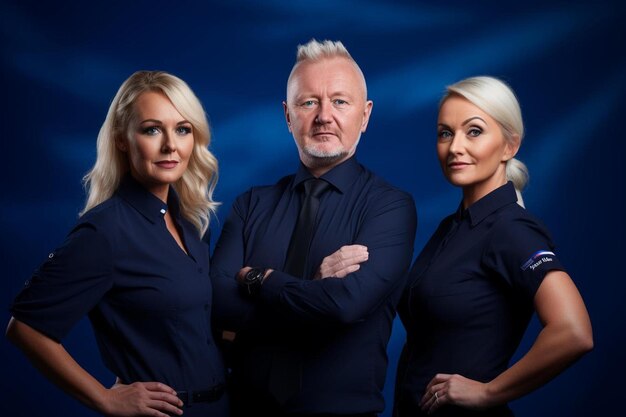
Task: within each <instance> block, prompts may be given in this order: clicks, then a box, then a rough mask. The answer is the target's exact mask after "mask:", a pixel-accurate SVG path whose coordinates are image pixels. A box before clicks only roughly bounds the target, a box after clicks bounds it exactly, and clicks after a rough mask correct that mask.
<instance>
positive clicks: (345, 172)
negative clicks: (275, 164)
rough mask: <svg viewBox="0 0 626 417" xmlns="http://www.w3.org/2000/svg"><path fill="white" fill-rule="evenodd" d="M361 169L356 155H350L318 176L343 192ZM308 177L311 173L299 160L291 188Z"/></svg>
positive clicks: (311, 176)
mask: <svg viewBox="0 0 626 417" xmlns="http://www.w3.org/2000/svg"><path fill="white" fill-rule="evenodd" d="M362 170H363V168H362V167H361V165H360V164H359V163H358V162H357V160H356V156H351V157H350V158H348V159H347V160H345V161H343V162H342V163H340V164H339V165H337V166H336V167H334V168H332V169H331V170H330V171H328V172H327V173H325V174H324V175H322V176H321V177H320V178H321V179H323V180H324V181H326V182H328V183H329V184H331V185H332V186H333V187H335V189H337V190H338V191H339V192H340V193H342V194H343V193H345V192H346V191H348V190H349V189H350V186H351V185H352V184H353V183H354V181H356V179H357V178H358V177H359V174H360V173H361V171H362ZM309 178H313V175H311V173H310V172H309V170H308V168H307V167H306V166H304V164H303V163H302V162H300V167H299V168H298V172H296V176H295V178H294V180H293V184H292V186H291V189H292V190H293V189H295V188H296V187H298V186H299V185H300V184H302V182H304V181H306V180H308V179H309Z"/></svg>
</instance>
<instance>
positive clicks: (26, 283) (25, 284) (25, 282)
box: [24, 279, 30, 287]
mask: <svg viewBox="0 0 626 417" xmlns="http://www.w3.org/2000/svg"><path fill="white" fill-rule="evenodd" d="M24 286H25V287H29V286H30V280H29V279H27V280H26V281H24Z"/></svg>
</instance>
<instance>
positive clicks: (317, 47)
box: [287, 39, 367, 99]
mask: <svg viewBox="0 0 626 417" xmlns="http://www.w3.org/2000/svg"><path fill="white" fill-rule="evenodd" d="M329 58H346V59H348V60H349V61H350V62H352V64H353V65H354V67H355V68H356V70H357V72H358V73H359V75H360V76H361V79H362V80H363V88H364V92H365V99H367V83H366V82H365V76H364V75H363V71H361V68H359V65H358V64H357V63H356V61H355V60H354V58H352V55H350V52H348V49H346V47H345V46H344V45H343V43H341V41H330V40H328V39H326V40H324V41H322V42H320V41H318V40H316V39H311V40H310V41H308V42H307V43H305V44H304V45H298V52H297V53H296V63H295V64H294V66H293V68H292V69H291V73H290V74H289V79H288V80H287V90H289V84H290V83H291V78H292V77H293V74H294V72H295V70H296V68H298V65H300V64H301V63H303V62H305V61H313V62H314V61H320V60H322V59H329Z"/></svg>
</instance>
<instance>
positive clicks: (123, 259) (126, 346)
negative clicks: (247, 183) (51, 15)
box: [11, 175, 225, 415]
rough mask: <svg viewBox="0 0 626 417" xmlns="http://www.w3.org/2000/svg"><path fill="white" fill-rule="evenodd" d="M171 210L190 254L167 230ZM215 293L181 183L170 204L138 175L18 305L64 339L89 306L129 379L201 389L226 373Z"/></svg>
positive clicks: (107, 353)
mask: <svg viewBox="0 0 626 417" xmlns="http://www.w3.org/2000/svg"><path fill="white" fill-rule="evenodd" d="M168 209H169V210H171V214H172V217H173V219H174V221H175V222H176V223H177V224H178V225H179V230H180V233H181V237H182V239H183V241H184V244H185V247H186V249H187V252H188V254H187V253H185V252H184V251H183V250H182V249H181V248H180V247H179V246H178V244H177V243H176V241H175V240H174V238H173V237H172V235H171V234H170V233H169V232H168V230H167V227H166V225H165V221H164V218H163V216H164V214H165V213H166V211H167V210H168ZM211 297H212V287H211V282H210V279H209V249H208V246H207V244H206V243H204V242H203V241H201V240H200V238H199V236H198V231H197V229H195V228H194V227H193V226H192V225H191V223H189V222H188V221H187V220H185V219H184V218H182V216H181V215H180V212H179V203H178V198H177V196H176V193H175V192H174V189H173V188H170V191H169V198H168V204H165V203H164V202H162V201H161V200H160V199H158V198H157V197H156V196H154V195H153V194H151V193H150V192H149V191H147V190H146V189H145V188H143V187H142V186H141V185H140V184H139V183H137V182H136V181H135V180H134V179H133V178H132V177H131V176H130V175H128V176H126V177H125V178H124V180H123V181H122V183H121V185H120V187H119V188H118V190H117V192H116V193H115V194H114V195H113V197H111V198H110V199H108V200H107V201H105V202H104V203H102V204H100V205H98V206H97V207H95V208H93V209H92V210H90V211H89V212H87V213H86V214H85V215H83V216H82V217H81V218H80V219H79V221H78V223H77V225H76V226H75V227H74V229H73V230H72V231H71V232H70V234H69V235H68V237H67V239H66V240H65V242H64V243H63V245H61V246H60V247H59V248H58V249H56V250H54V251H53V252H52V253H50V255H49V256H48V259H47V260H46V261H45V262H44V263H43V264H42V265H41V266H40V267H39V268H38V269H37V270H36V271H35V272H34V274H33V276H32V278H31V279H30V280H29V281H28V282H27V283H26V286H25V288H24V289H23V290H22V291H21V292H20V293H19V294H18V296H17V297H16V299H15V301H14V303H13V305H12V307H11V312H12V314H13V316H14V317H15V318H16V319H18V320H20V321H22V322H24V323H26V324H28V325H29V326H31V327H33V328H35V329H37V330H38V331H40V332H42V333H44V334H46V335H47V336H49V337H51V338H52V339H54V340H57V341H60V340H61V339H62V338H63V337H64V336H65V335H66V334H67V333H68V332H69V330H70V329H71V328H72V326H73V325H74V324H75V323H76V322H77V321H78V320H80V319H81V318H82V317H83V316H84V315H85V314H88V315H89V319H90V320H91V323H92V326H93V329H94V333H95V335H96V340H97V342H98V346H99V348H100V352H101V355H102V358H103V361H104V363H105V365H106V366H107V368H109V369H110V370H111V372H113V373H114V374H115V375H117V376H118V377H120V378H121V379H122V381H124V382H126V383H132V382H135V381H159V382H163V383H165V384H167V385H169V386H171V387H172V388H174V389H175V390H178V391H197V390H206V389H209V388H212V387H214V386H215V385H218V384H223V383H224V378H225V371H224V366H223V363H222V358H221V356H220V353H219V351H218V349H217V347H216V345H215V343H214V340H213V336H212V332H211V325H210V321H211ZM198 405H199V406H200V408H205V406H203V405H201V404H198ZM214 406H217V404H215V405H214ZM220 407H221V408H223V407H222V406H220ZM209 408H210V407H209ZM196 409H198V407H196ZM198 411H199V409H198ZM206 412H207V413H209V412H211V410H209V409H208V408H207V409H206ZM220 413H221V412H220V411H218V409H215V410H213V413H212V414H211V415H223V413H222V414H220ZM224 413H225V412H224ZM194 414H195V412H194ZM185 415H189V412H188V411H187V410H186V411H185ZM206 415H208V414H206Z"/></svg>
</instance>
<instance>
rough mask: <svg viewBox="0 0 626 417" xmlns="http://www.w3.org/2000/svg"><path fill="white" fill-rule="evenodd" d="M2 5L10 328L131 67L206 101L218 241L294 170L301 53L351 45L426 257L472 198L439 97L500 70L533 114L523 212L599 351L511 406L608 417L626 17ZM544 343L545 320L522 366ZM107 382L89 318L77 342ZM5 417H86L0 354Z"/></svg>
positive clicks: (423, 8)
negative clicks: (287, 113) (290, 118)
mask: <svg viewBox="0 0 626 417" xmlns="http://www.w3.org/2000/svg"><path fill="white" fill-rule="evenodd" d="M504 3H505V2H502V1H487V0H474V1H471V2H467V1H446V2H443V1H429V2H417V1H393V2H392V1H384V0H363V1H358V0H353V1H331V0H317V1H296V0H290V1H253V0H249V1H243V0H240V1H230V2H227V1H224V2H188V1H178V2H176V3H175V4H174V2H172V3H171V4H170V3H169V2H159V1H151V2H147V1H130V0H126V1H89V2H87V1H85V2H78V1H65V2H42V1H41V0H37V1H34V0H21V1H11V2H7V1H6V0H2V1H1V2H0V16H1V22H2V23H1V26H0V45H1V47H2V49H1V56H2V65H1V77H2V78H1V81H2V83H1V87H2V111H1V112H0V114H1V117H2V119H1V121H2V123H1V128H0V137H1V138H2V153H1V157H0V159H1V167H2V171H3V172H2V175H1V176H0V178H1V179H2V204H0V223H1V234H0V236H1V245H2V246H1V251H0V254H1V256H2V258H1V260H2V265H3V266H4V268H3V271H4V273H3V277H2V289H1V293H0V294H1V299H0V305H1V306H2V311H3V312H2V316H1V317H0V321H1V322H4V323H6V322H7V321H8V319H9V313H8V311H7V308H8V305H9V304H10V302H11V300H12V299H13V297H14V296H15V294H16V293H17V292H18V291H19V289H20V288H21V286H22V284H23V282H24V281H25V280H26V279H27V278H29V276H30V273H31V272H32V270H33V269H34V268H35V267H36V266H37V265H38V264H39V263H40V262H41V261H43V259H44V258H45V257H46V255H47V254H48V252H49V251H50V250H51V249H53V248H54V247H55V245H57V244H58V243H60V242H61V241H62V239H63V237H64V235H65V234H66V232H67V231H68V230H69V228H70V227H71V225H72V224H73V223H74V221H75V219H76V217H77V213H78V211H79V210H80V209H81V207H82V205H83V202H84V193H83V190H82V188H81V183H80V179H81V177H82V176H83V175H84V174H85V172H86V171H87V170H88V169H89V168H90V166H91V165H92V163H93V162H94V158H95V139H96V135H97V133H98V129H99V128H100V125H101V124H102V122H103V120H104V117H105V115H106V112H107V109H108V106H109V103H110V101H111V99H112V97H113V95H114V93H115V92H116V91H117V88H118V87H119V85H120V84H121V83H122V81H123V80H124V79H126V78H127V77H128V76H129V75H130V74H131V73H132V72H134V71H136V70H138V69H162V70H166V71H170V72H172V73H173V74H176V75H178V76H179V77H181V78H183V79H184V80H186V81H187V82H188V83H189V84H190V86H191V87H192V88H193V89H194V91H195V92H196V93H197V95H198V96H199V97H200V99H201V101H202V102H203V104H204V106H205V108H206V111H207V113H208V114H209V117H210V121H211V123H212V130H213V134H214V137H213V145H212V149H213V151H214V153H215V154H216V155H217V157H218V158H219V161H220V181H219V184H218V187H217V191H216V197H217V199H218V200H220V201H222V202H223V203H224V204H223V206H222V207H221V208H220V211H219V219H218V221H216V222H215V223H213V225H212V230H213V236H212V240H213V241H215V239H216V237H217V236H218V235H219V231H220V228H221V225H222V224H223V221H224V219H225V216H226V214H227V212H228V210H229V207H230V204H231V203H232V201H233V199H234V198H235V196H236V195H237V194H239V193H241V192H242V191H244V190H245V189H246V188H247V187H249V186H251V185H253V184H261V183H272V182H274V181H275V180H277V179H278V178H279V177H281V176H282V175H284V174H287V173H289V172H291V171H293V170H295V168H296V166H297V154H296V149H295V146H294V144H293V140H292V138H291V136H290V134H289V133H288V131H287V129H286V126H285V123H284V119H283V113H282V107H281V101H282V100H283V99H284V94H285V83H286V79H287V76H288V74H289V71H290V69H291V66H292V64H293V61H294V58H295V50H296V45H297V44H298V43H304V42H306V41H308V40H309V39H310V38H312V37H316V38H318V39H325V38H329V39H339V40H342V41H343V42H344V43H345V45H346V46H347V47H348V49H349V50H350V52H351V53H352V55H353V56H354V57H355V59H356V60H357V61H358V62H359V64H360V65H361V68H362V69H363V71H364V73H365V75H366V78H367V81H368V86H369V96H370V98H371V99H372V100H373V101H374V109H373V114H372V118H371V120H370V125H369V129H368V131H367V133H366V134H365V135H364V136H363V138H362V141H361V144H360V146H359V151H358V157H359V159H360V161H361V162H362V163H364V164H365V165H367V166H369V167H370V168H371V169H373V170H374V171H376V172H377V173H379V174H380V175H382V176H383V177H385V178H387V179H388V180H389V181H390V182H392V183H394V184H396V185H398V186H399V187H401V188H404V189H406V190H407V191H409V192H411V193H412V194H413V195H414V197H415V200H416V204H417V209H418V215H419V219H420V223H419V227H418V235H417V239H416V246H415V248H416V253H417V252H418V251H419V250H420V249H421V248H422V246H423V245H424V243H425V242H426V239H427V238H428V237H429V236H430V234H431V233H432V232H433V231H434V228H435V227H436V225H437V224H438V222H439V220H440V219H441V218H442V217H443V216H444V215H446V214H448V213H449V212H451V211H452V210H454V209H455V208H456V206H457V204H458V201H459V199H460V192H459V190H457V189H454V188H453V187H451V186H449V185H448V184H447V183H446V182H445V181H444V179H443V177H442V175H441V173H440V171H439V168H438V165H437V162H436V157H435V139H436V138H435V137H436V134H435V120H436V108H437V102H438V99H439V97H440V95H441V93H442V90H443V88H444V86H445V85H446V84H449V83H452V82H454V81H457V80H459V79H461V78H464V77H467V76H471V75H479V74H490V75H494V76H498V77H501V78H502V79H504V80H506V81H508V82H509V83H510V84H511V85H512V86H513V88H514V89H515V90H516V92H517V93H518V96H519V99H520V101H521V103H522V110H523V113H524V118H525V123H526V128H527V137H526V139H525V143H524V144H523V146H522V149H521V151H520V153H519V157H520V159H522V160H523V161H525V162H526V163H527V165H528V167H529V169H530V173H531V181H530V185H529V187H528V189H527V192H526V193H525V199H526V204H527V207H528V208H529V209H530V210H531V211H532V212H534V213H535V214H536V215H538V216H539V217H540V218H542V219H543V220H544V222H545V223H546V224H547V225H548V227H549V228H550V229H551V231H552V232H553V235H554V239H555V240H556V242H557V244H558V249H559V250H558V254H559V257H560V258H561V260H562V261H563V262H564V264H565V265H566V266H567V267H568V269H569V271H570V273H571V275H572V276H573V278H574V279H575V281H576V282H577V284H578V286H579V289H580V291H581V293H582V294H583V297H584V298H585V301H586V302H587V306H588V308H589V311H590V314H591V318H592V321H593V325H594V333H595V342H596V347H595V350H594V351H593V352H592V353H590V354H588V355H587V356H586V357H584V358H583V359H582V360H581V361H579V362H578V363H577V364H575V365H574V366H573V367H572V368H570V369H569V370H567V371H566V372H565V373H564V374H563V375H561V376H560V377H559V378H557V379H556V380H554V381H552V382H550V383H549V384H548V385H547V386H545V387H543V388H541V389H539V390H538V391H536V392H534V393H532V394H530V395H528V396H527V397H525V398H523V399H520V400H518V401H515V402H513V403H512V407H513V408H514V410H515V411H516V412H517V414H518V415H519V416H542V415H545V416H548V415H565V416H586V415H591V414H593V415H602V414H609V410H611V409H613V407H615V406H616V404H615V403H616V402H620V400H621V398H622V392H621V389H620V387H621V388H623V382H621V379H622V375H623V374H624V371H625V370H626V369H625V368H626V367H625V365H624V363H625V360H624V357H623V353H622V352H623V351H624V342H625V338H626V337H625V332H624V330H625V328H624V327H625V326H624V324H623V323H624V321H623V317H624V315H625V313H626V308H625V306H624V302H623V297H624V295H625V294H626V291H625V285H624V282H623V279H624V275H623V272H622V271H623V268H622V263H621V261H619V259H620V258H623V256H624V255H623V251H622V250H621V249H622V248H623V245H620V240H621V238H622V236H623V234H624V229H625V228H624V221H623V219H622V216H623V214H621V215H620V214H619V213H620V212H623V211H624V207H623V204H624V194H625V193H624V173H623V170H624V168H623V164H624V157H625V151H626V146H625V145H624V140H623V137H624V131H625V129H624V117H623V110H624V108H626V106H625V105H626V98H625V97H626V77H625V75H624V74H626V55H625V53H624V42H625V40H626V36H625V32H626V29H625V28H624V27H625V25H624V19H625V18H626V9H625V7H624V6H621V5H619V3H623V2H619V1H615V2H601V1H592V0H588V1H555V0H551V1H550V0H549V1H535V0H532V1H524V2H511V4H510V5H505V4H504ZM538 329H539V326H538V323H537V321H536V319H535V320H534V321H533V323H532V325H531V328H530V329H529V331H528V332H527V335H526V337H525V339H524V342H523V345H522V346H521V348H520V352H523V351H524V349H527V348H528V347H529V345H530V344H531V343H532V341H533V340H534V337H535V335H536V333H537V331H538ZM403 338H404V330H403V329H402V326H401V325H400V324H399V322H397V321H396V326H395V327H394V333H393V336H392V340H391V342H390V345H389V353H390V358H391V364H390V368H389V375H388V383H387V385H386V388H385V392H386V397H387V399H388V406H387V409H386V411H385V413H384V414H383V415H384V416H388V415H389V410H390V405H389V404H390V402H391V392H392V390H393V377H394V375H395V363H396V360H397V356H398V352H399V350H400V347H401V345H402V343H403ZM64 344H65V345H66V347H67V349H68V350H69V351H70V352H71V353H72V354H73V355H74V356H75V357H76V359H77V360H78V361H79V363H81V364H82V365H83V366H84V367H85V368H86V369H87V370H88V371H90V372H92V373H93V374H94V375H95V376H96V377H97V378H99V379H100V380H101V381H102V382H103V383H104V384H107V385H108V384H111V383H112V381H113V376H112V375H111V374H110V373H109V372H108V371H107V370H106V369H105V368H104V367H103V365H102V363H101V361H100V358H99V354H98V352H97V347H96V346H95V342H94V338H93V334H92V332H91V329H90V327H89V324H88V322H87V321H86V320H84V321H82V322H81V323H80V324H79V325H78V326H77V327H76V328H75V330H74V331H73V332H72V333H71V335H70V336H69V337H68V338H67V340H66V341H65V342H64ZM0 358H1V364H0V370H1V371H0V372H1V376H0V415H2V416H9V415H10V416H29V417H39V416H89V415H94V414H93V413H92V412H90V411H89V410H87V409H86V408H84V407H83V406H81V405H80V404H78V403H77V402H76V401H75V400H73V399H71V398H69V397H68V396H66V395H64V394H63V393H61V392H60V391H59V390H58V389H56V388H55V387H53V385H51V384H50V383H49V382H47V381H46V380H45V379H44V378H43V377H42V376H40V375H39V374H38V373H37V372H36V371H35V370H34V369H33V368H32V367H31V366H30V365H29V363H28V362H27V361H26V360H25V359H24V357H23V356H22V354H21V353H20V352H18V350H17V349H16V348H15V347H13V346H12V345H10V344H9V343H8V342H7V341H6V340H1V341H0Z"/></svg>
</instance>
